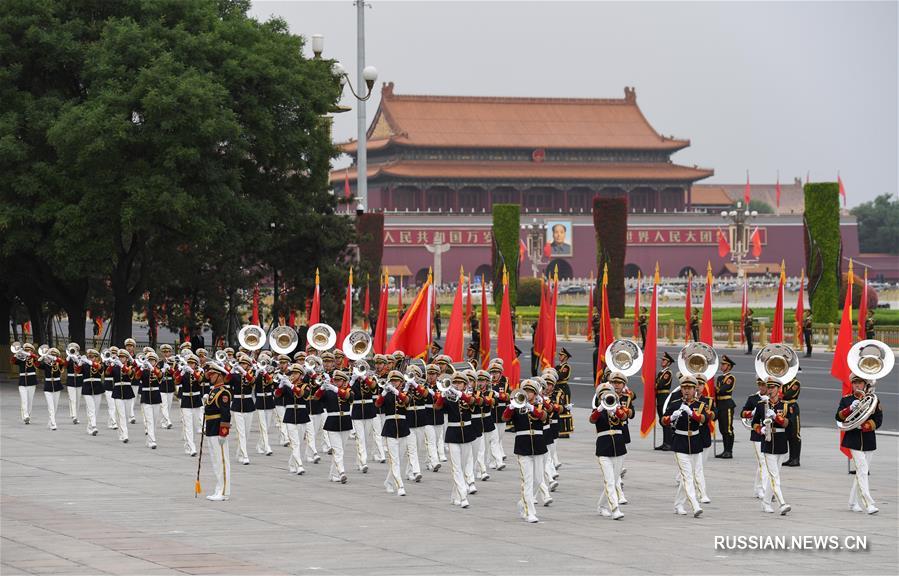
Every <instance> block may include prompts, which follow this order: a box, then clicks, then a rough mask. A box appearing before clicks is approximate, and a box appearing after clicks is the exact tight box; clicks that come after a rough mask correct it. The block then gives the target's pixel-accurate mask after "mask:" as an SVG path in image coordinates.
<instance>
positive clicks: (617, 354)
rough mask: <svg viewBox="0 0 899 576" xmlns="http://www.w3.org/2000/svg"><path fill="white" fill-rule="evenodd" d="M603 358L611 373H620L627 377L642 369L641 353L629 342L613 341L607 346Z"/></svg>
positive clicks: (638, 348) (637, 347)
mask: <svg viewBox="0 0 899 576" xmlns="http://www.w3.org/2000/svg"><path fill="white" fill-rule="evenodd" d="M605 358H606V364H607V365H608V366H609V368H610V369H611V370H612V371H613V372H621V373H622V374H624V375H625V376H627V377H630V376H633V375H634V374H636V373H638V372H639V371H640V369H641V368H642V367H643V351H642V350H640V347H639V346H637V344H636V343H634V342H631V341H630V340H615V341H614V342H612V343H611V344H609V347H608V348H606V356H605Z"/></svg>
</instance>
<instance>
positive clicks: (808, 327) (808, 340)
mask: <svg viewBox="0 0 899 576" xmlns="http://www.w3.org/2000/svg"><path fill="white" fill-rule="evenodd" d="M813 326H814V324H813V323H812V311H811V310H806V311H805V312H803V313H802V339H803V340H805V357H806V358H810V357H811V355H812V338H813V335H812V327H813Z"/></svg>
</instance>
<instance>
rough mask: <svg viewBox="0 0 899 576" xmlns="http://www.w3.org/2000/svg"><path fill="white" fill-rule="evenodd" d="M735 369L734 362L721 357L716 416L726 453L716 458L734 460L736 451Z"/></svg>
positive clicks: (716, 389) (726, 356)
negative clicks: (733, 372)
mask: <svg viewBox="0 0 899 576" xmlns="http://www.w3.org/2000/svg"><path fill="white" fill-rule="evenodd" d="M733 369H734V361H733V360H731V359H730V357H729V356H728V355H727V354H724V355H723V356H721V375H720V376H718V378H717V379H716V380H715V414H716V415H717V417H718V418H717V420H718V429H719V430H720V431H721V439H722V440H723V441H724V451H723V452H722V453H721V454H715V458H733V457H734V455H733V449H734V409H735V408H736V407H737V405H736V403H735V402H734V399H733V398H734V385H735V384H736V378H735V377H734V375H733V374H732V373H731V370H733Z"/></svg>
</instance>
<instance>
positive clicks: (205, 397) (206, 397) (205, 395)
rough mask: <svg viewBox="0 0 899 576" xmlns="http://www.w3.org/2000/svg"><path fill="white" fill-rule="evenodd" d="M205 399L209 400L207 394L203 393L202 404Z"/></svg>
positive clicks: (204, 402)
mask: <svg viewBox="0 0 899 576" xmlns="http://www.w3.org/2000/svg"><path fill="white" fill-rule="evenodd" d="M207 400H209V394H203V404H206V401H207Z"/></svg>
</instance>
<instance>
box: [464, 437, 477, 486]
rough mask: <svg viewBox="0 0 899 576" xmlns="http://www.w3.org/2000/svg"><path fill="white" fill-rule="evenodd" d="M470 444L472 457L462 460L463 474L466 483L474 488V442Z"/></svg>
mask: <svg viewBox="0 0 899 576" xmlns="http://www.w3.org/2000/svg"><path fill="white" fill-rule="evenodd" d="M468 444H469V445H470V446H471V457H470V458H465V459H463V460H462V474H463V475H464V476H465V483H466V484H468V485H469V486H474V480H475V478H474V459H475V456H474V442H473V441H472V442H469V443H468Z"/></svg>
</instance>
